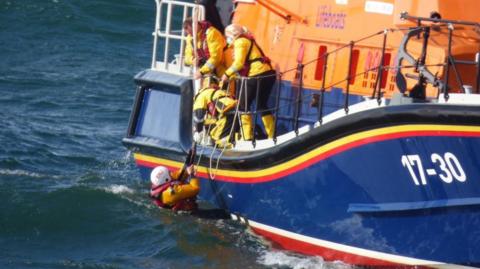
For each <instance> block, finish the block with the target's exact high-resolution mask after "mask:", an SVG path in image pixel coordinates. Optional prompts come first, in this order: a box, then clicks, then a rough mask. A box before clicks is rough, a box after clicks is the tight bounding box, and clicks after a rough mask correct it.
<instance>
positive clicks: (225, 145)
mask: <svg viewBox="0 0 480 269" xmlns="http://www.w3.org/2000/svg"><path fill="white" fill-rule="evenodd" d="M244 82H245V83H244ZM244 85H246V81H245V80H243V79H242V81H241V85H240V98H241V97H242V92H243V91H244V90H245V87H244ZM240 101H241V100H238V102H237V107H236V108H235V114H234V116H233V124H232V127H231V128H230V132H229V134H228V136H226V137H227V141H226V142H227V143H224V145H223V149H222V151H221V152H220V155H218V158H217V162H216V164H215V172H214V173H212V171H213V169H212V166H213V165H212V159H213V154H214V153H215V150H216V149H217V143H215V147H214V148H213V151H212V153H211V155H210V163H209V165H210V166H209V172H208V174H209V176H210V179H211V180H214V179H215V176H216V171H218V166H219V164H220V159H221V158H222V156H223V153H224V152H225V149H227V146H228V141H229V139H230V138H231V137H232V134H233V131H234V130H235V122H236V120H237V117H238V114H239V109H240ZM240 129H242V128H240Z"/></svg>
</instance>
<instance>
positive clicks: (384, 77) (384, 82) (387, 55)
mask: <svg viewBox="0 0 480 269" xmlns="http://www.w3.org/2000/svg"><path fill="white" fill-rule="evenodd" d="M391 58H392V54H391V53H385V56H384V57H383V63H382V65H383V66H389V65H390V59H391ZM387 76H388V68H384V69H383V71H382V85H380V87H381V88H382V89H385V87H386V86H387Z"/></svg>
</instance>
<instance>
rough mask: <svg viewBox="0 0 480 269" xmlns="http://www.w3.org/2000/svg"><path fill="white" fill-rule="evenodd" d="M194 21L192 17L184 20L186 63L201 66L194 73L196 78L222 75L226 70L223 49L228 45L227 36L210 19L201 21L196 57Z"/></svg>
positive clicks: (198, 26)
mask: <svg viewBox="0 0 480 269" xmlns="http://www.w3.org/2000/svg"><path fill="white" fill-rule="evenodd" d="M192 23H193V22H192V18H187V19H186V20H185V21H184V22H183V29H184V30H185V32H186V33H187V42H186V46H185V64H186V65H196V66H198V67H199V70H198V71H197V72H196V73H195V74H194V79H199V78H201V77H202V75H211V74H214V75H216V76H217V77H221V76H222V75H223V72H224V71H225V67H224V65H223V61H224V59H223V57H224V56H223V51H224V49H225V47H226V41H225V37H223V35H222V33H221V32H220V31H218V30H217V28H215V27H213V26H212V25H211V24H210V23H209V22H208V21H199V22H198V23H197V44H196V52H197V59H194V58H195V57H194V56H195V54H194V51H193V49H194V47H193V27H192Z"/></svg>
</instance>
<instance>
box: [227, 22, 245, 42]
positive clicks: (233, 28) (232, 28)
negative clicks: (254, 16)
mask: <svg viewBox="0 0 480 269" xmlns="http://www.w3.org/2000/svg"><path fill="white" fill-rule="evenodd" d="M246 32H247V28H245V27H243V26H241V25H238V24H230V25H229V26H227V27H226V28H225V36H226V37H231V38H233V39H235V38H237V37H238V36H239V35H241V34H244V33H246Z"/></svg>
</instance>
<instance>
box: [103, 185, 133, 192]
mask: <svg viewBox="0 0 480 269" xmlns="http://www.w3.org/2000/svg"><path fill="white" fill-rule="evenodd" d="M103 189H104V190H105V191H106V192H110V193H113V194H124V193H128V194H133V193H134V192H135V191H134V190H133V189H131V188H129V187H127V186H125V185H117V184H114V185H110V186H108V187H105V188H103Z"/></svg>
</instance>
